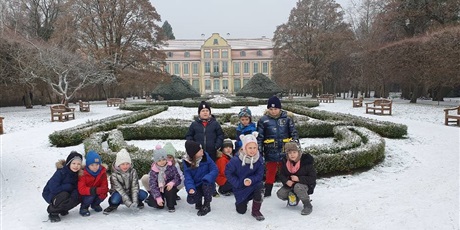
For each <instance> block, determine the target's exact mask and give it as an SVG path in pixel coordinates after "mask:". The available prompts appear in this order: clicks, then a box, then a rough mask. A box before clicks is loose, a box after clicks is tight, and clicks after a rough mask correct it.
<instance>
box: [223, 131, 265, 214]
mask: <svg viewBox="0 0 460 230" xmlns="http://www.w3.org/2000/svg"><path fill="white" fill-rule="evenodd" d="M256 137H257V132H254V133H253V134H248V135H241V136H240V138H241V140H242V142H243V149H242V150H241V151H240V153H239V155H238V156H235V157H233V158H232V159H231V160H230V162H229V163H228V164H227V167H226V169H225V175H226V176H227V179H228V181H229V182H230V183H231V184H232V186H233V193H234V194H235V199H236V202H235V206H236V211H237V212H238V213H240V214H244V213H246V209H247V207H248V202H249V201H250V200H253V201H252V211H251V215H252V216H253V217H254V218H256V220H258V221H262V220H264V219H265V217H264V216H263V215H262V213H261V212H260V207H261V206H262V201H263V197H262V193H263V189H264V185H263V182H262V178H263V176H264V162H263V159H262V157H260V154H259V150H258V145H257V139H256Z"/></svg>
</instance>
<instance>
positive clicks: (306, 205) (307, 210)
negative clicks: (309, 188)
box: [300, 200, 313, 215]
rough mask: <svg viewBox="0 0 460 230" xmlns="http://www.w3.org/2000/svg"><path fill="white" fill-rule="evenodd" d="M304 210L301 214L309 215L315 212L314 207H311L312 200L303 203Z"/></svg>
mask: <svg viewBox="0 0 460 230" xmlns="http://www.w3.org/2000/svg"><path fill="white" fill-rule="evenodd" d="M302 203H303V209H302V211H301V212H300V214H302V215H309V214H310V213H311V212H312V211H313V206H312V205H311V202H310V200H306V201H302Z"/></svg>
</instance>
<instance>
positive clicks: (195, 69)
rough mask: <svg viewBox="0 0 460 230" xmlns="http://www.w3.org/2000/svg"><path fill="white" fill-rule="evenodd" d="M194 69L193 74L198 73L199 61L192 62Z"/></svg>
mask: <svg viewBox="0 0 460 230" xmlns="http://www.w3.org/2000/svg"><path fill="white" fill-rule="evenodd" d="M192 71H193V72H192V73H193V74H198V63H196V62H194V63H192Z"/></svg>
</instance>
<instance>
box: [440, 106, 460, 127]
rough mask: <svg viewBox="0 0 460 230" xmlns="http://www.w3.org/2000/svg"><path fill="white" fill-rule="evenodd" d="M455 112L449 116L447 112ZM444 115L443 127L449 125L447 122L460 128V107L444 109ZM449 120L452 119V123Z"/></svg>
mask: <svg viewBox="0 0 460 230" xmlns="http://www.w3.org/2000/svg"><path fill="white" fill-rule="evenodd" d="M455 110H457V113H455V112H454V113H453V114H449V111H455ZM444 113H445V115H444V119H445V122H444V124H445V125H449V122H455V123H457V126H460V106H457V107H454V108H447V109H444ZM449 119H452V121H451V120H449Z"/></svg>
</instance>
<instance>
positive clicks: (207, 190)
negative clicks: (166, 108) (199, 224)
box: [183, 140, 218, 216]
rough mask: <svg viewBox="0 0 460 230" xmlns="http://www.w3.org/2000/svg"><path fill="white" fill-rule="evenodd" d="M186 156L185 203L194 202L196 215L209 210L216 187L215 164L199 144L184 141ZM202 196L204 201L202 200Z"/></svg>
mask: <svg viewBox="0 0 460 230" xmlns="http://www.w3.org/2000/svg"><path fill="white" fill-rule="evenodd" d="M185 150H186V152H187V155H186V158H185V159H184V161H183V166H184V177H185V183H184V184H185V190H186V191H187V194H188V195H187V203H189V204H195V209H197V210H198V213H197V215H198V216H204V215H206V214H208V213H209V212H211V201H212V195H213V193H214V191H215V189H216V184H215V183H216V177H217V173H218V170H217V166H216V164H215V163H214V161H212V159H211V157H210V156H209V154H208V153H206V152H204V151H203V149H202V148H201V145H200V144H199V143H197V142H195V141H190V140H188V141H186V142H185ZM203 198H204V203H202V202H203Z"/></svg>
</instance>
